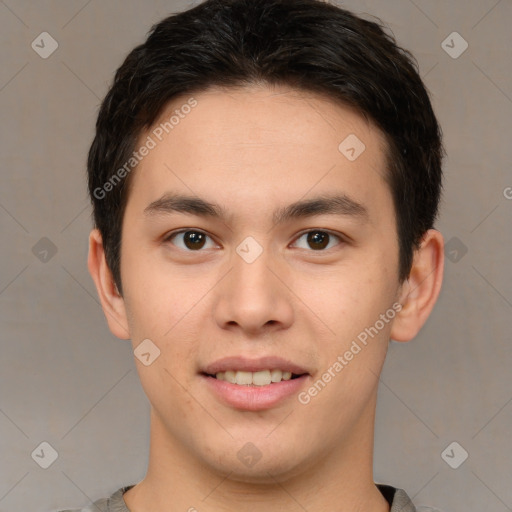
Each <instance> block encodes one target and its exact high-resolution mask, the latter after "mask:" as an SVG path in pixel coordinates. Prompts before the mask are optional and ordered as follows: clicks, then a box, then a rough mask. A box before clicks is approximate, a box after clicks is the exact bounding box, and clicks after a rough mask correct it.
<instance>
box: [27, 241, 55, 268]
mask: <svg viewBox="0 0 512 512" xmlns="http://www.w3.org/2000/svg"><path fill="white" fill-rule="evenodd" d="M32 254H33V255H34V256H35V257H36V258H37V259H38V260H39V261H42V262H43V263H48V262H49V261H50V260H51V259H52V258H53V257H54V256H55V255H56V254H57V246H56V245H55V244H54V243H53V242H52V241H51V240H50V239H49V238H46V237H45V236H43V238H41V239H40V240H39V241H38V242H36V244H35V245H34V247H32Z"/></svg>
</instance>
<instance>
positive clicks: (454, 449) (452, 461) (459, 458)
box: [441, 441, 469, 469]
mask: <svg viewBox="0 0 512 512" xmlns="http://www.w3.org/2000/svg"><path fill="white" fill-rule="evenodd" d="M468 456H469V454H468V452H467V451H466V450H464V448H463V447H462V446H461V445H460V444H459V443H457V441H453V443H450V444H449V445H448V446H447V447H446V448H445V449H444V450H443V452H442V453H441V458H442V459H443V460H444V461H445V462H446V464H448V466H450V467H451V468H452V469H457V468H458V467H459V466H460V465H461V464H462V463H463V462H464V461H465V460H466V459H467V458H468Z"/></svg>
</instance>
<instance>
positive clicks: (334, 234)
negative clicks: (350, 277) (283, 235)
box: [163, 228, 346, 253]
mask: <svg viewBox="0 0 512 512" xmlns="http://www.w3.org/2000/svg"><path fill="white" fill-rule="evenodd" d="M188 232H192V233H200V234H202V235H205V236H207V237H208V238H210V239H212V237H211V236H210V235H208V233H205V232H204V231H202V230H200V229H192V228H188V229H180V230H179V231H174V232H172V233H169V234H168V235H167V236H166V237H165V238H164V240H163V241H164V242H165V243H167V242H170V241H171V239H172V238H174V237H175V236H176V235H180V234H182V233H188ZM308 233H326V234H328V235H329V236H330V237H335V238H337V239H338V240H340V242H341V243H344V242H346V240H345V239H344V238H343V237H342V236H341V235H338V234H336V233H334V232H333V231H330V230H328V229H320V228H316V229H308V230H306V231H302V232H301V233H299V234H298V235H297V237H296V238H295V239H294V242H296V241H297V240H299V239H300V238H302V237H303V236H304V235H307V234H308ZM212 240H213V239H212ZM338 245H340V244H338ZM179 249H180V250H183V251H185V252H203V251H202V250H201V249H199V250H197V251H192V250H189V249H181V248H179ZM331 249H332V248H331ZM327 251H329V249H318V250H313V249H311V250H310V251H308V252H316V253H321V252H327Z"/></svg>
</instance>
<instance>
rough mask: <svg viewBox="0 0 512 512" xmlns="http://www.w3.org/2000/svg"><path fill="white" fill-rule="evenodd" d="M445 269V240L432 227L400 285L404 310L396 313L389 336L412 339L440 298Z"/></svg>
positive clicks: (401, 339) (402, 339)
mask: <svg viewBox="0 0 512 512" xmlns="http://www.w3.org/2000/svg"><path fill="white" fill-rule="evenodd" d="M443 270H444V241H443V236H442V235H441V233H440V232H439V231H437V230H435V229H429V230H428V231H427V232H426V233H425V235H424V236H423V238H422V242H421V245H420V248H419V249H417V250H416V251H415V252H414V260H413V264H412V268H411V272H410V274H409V277H408V278H407V280H406V281H404V283H403V284H402V286H401V290H400V299H399V301H400V304H401V305H402V309H401V311H400V312H399V313H398V315H396V316H395V319H394V321H393V327H392V328H391V334H390V337H391V339H392V340H395V341H410V340H412V339H413V338H414V337H415V336H416V335H417V334H418V332H419V331H420V329H421V328H422V326H423V324H424V323H425V322H426V321H427V318H428V317H429V315H430V313H431V311H432V309H433V308H434V304H435V303H436V301H437V297H438V296H439V292H440V291H441V284H442V281H443Z"/></svg>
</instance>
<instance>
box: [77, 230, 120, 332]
mask: <svg viewBox="0 0 512 512" xmlns="http://www.w3.org/2000/svg"><path fill="white" fill-rule="evenodd" d="M87 266H88V268H89V273H90V274H91V277H92V279H93V281H94V284H95V285H96V290H97V291H98V296H99V299H100V302H101V307H102V308H103V313H104V314H105V317H106V319H107V322H108V326H109V328H110V331H111V332H112V334H113V335H114V336H117V337H118V338H120V339H123V340H126V339H129V338H130V332H129V329H128V321H127V316H126V307H125V303H124V299H123V297H122V296H121V294H120V293H119V291H118V289H117V286H116V284H115V282H114V279H113V277H112V272H111V271H110V269H109V267H108V265H107V261H106V258H105V251H104V248H103V240H102V237H101V233H100V232H99V230H98V229H93V230H92V231H91V233H90V235H89V256H88V260H87Z"/></svg>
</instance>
